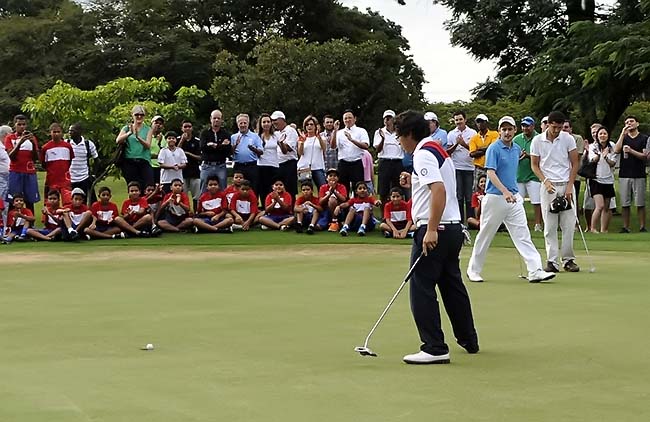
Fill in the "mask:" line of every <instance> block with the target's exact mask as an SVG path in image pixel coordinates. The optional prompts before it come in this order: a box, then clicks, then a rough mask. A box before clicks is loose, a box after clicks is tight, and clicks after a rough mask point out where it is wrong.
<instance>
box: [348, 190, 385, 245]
mask: <svg viewBox="0 0 650 422" xmlns="http://www.w3.org/2000/svg"><path fill="white" fill-rule="evenodd" d="M373 205H374V206H376V207H380V206H381V201H379V200H377V199H375V198H374V197H372V196H370V195H369V194H368V185H366V182H357V184H356V186H355V188H354V198H351V199H350V200H349V201H348V202H344V203H343V204H341V205H339V206H338V208H339V209H340V210H346V209H347V210H348V214H347V216H346V217H345V223H344V224H343V228H342V229H341V231H340V232H339V233H341V236H344V237H345V236H347V235H348V230H356V229H357V228H358V230H357V234H358V235H359V236H365V235H366V232H367V231H372V229H374V228H375V217H373V215H372V207H373Z"/></svg>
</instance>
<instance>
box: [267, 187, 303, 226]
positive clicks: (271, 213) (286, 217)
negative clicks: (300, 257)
mask: <svg viewBox="0 0 650 422" xmlns="http://www.w3.org/2000/svg"><path fill="white" fill-rule="evenodd" d="M292 203H293V201H292V200H291V195H290V194H289V192H287V191H286V190H284V182H283V181H282V180H276V181H275V182H274V183H273V192H271V193H269V194H268V195H267V196H266V200H265V201H264V205H265V209H264V211H265V212H266V214H265V215H264V216H263V217H260V224H261V225H262V229H264V228H265V227H266V228H271V229H276V230H282V231H287V230H288V229H289V225H291V224H293V222H294V221H295V220H296V217H294V216H293V215H292V211H293V207H292V206H291V205H292Z"/></svg>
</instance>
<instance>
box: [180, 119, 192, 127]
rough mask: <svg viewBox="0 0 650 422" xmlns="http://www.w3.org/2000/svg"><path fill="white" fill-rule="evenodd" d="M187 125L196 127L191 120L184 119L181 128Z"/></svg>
mask: <svg viewBox="0 0 650 422" xmlns="http://www.w3.org/2000/svg"><path fill="white" fill-rule="evenodd" d="M185 123H189V124H191V125H192V126H194V123H192V121H191V120H187V119H183V121H182V122H181V126H183V125H184V124H185Z"/></svg>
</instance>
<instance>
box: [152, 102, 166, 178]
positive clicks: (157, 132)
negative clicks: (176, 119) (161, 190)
mask: <svg viewBox="0 0 650 422" xmlns="http://www.w3.org/2000/svg"><path fill="white" fill-rule="evenodd" d="M164 128H165V119H164V118H163V117H162V116H159V115H156V116H153V117H152V118H151V130H150V131H149V136H148V137H147V140H148V141H149V143H150V145H151V146H150V147H149V152H150V154H151V159H150V161H149V162H150V163H151V168H152V169H153V181H154V182H155V183H159V182H160V163H158V154H160V150H161V149H163V148H165V147H166V146H167V139H166V138H165V137H164V136H163V130H164Z"/></svg>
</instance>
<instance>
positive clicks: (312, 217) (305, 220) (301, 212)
mask: <svg viewBox="0 0 650 422" xmlns="http://www.w3.org/2000/svg"><path fill="white" fill-rule="evenodd" d="M300 191H301V192H302V193H301V194H300V195H298V198H297V199H296V206H295V207H294V208H293V211H294V212H295V213H296V232H297V233H302V230H303V228H304V227H305V226H306V227H307V234H314V230H316V223H317V222H318V218H319V216H320V213H321V212H322V211H323V208H322V207H321V206H320V204H319V203H318V198H316V197H315V196H314V190H313V189H312V184H311V182H304V183H303V184H302V186H301V187H300Z"/></svg>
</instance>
